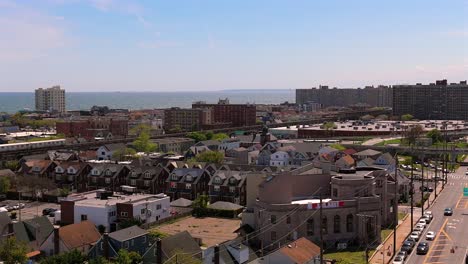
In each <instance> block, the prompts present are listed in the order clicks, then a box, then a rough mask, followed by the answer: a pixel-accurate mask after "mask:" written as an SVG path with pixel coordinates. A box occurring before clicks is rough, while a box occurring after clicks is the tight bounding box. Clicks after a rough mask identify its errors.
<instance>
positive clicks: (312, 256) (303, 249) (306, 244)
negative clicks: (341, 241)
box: [249, 237, 320, 264]
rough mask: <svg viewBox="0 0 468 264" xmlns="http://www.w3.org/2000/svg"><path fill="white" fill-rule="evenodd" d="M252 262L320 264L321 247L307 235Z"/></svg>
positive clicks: (260, 263) (256, 263) (261, 263)
mask: <svg viewBox="0 0 468 264" xmlns="http://www.w3.org/2000/svg"><path fill="white" fill-rule="evenodd" d="M249 263H252V264H254V263H255V264H319V263H320V247H319V246H317V245H316V244H314V243H313V242H311V241H310V240H308V239H307V238H305V237H302V238H299V239H297V240H295V241H293V242H290V243H288V244H286V245H284V246H282V247H281V248H279V249H278V250H276V251H274V252H272V253H270V254H268V255H266V256H263V257H262V258H258V259H256V260H254V261H252V262H249Z"/></svg>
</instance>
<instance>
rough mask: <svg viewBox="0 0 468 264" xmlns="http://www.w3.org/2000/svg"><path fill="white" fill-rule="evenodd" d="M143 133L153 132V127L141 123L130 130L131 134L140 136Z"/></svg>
mask: <svg viewBox="0 0 468 264" xmlns="http://www.w3.org/2000/svg"><path fill="white" fill-rule="evenodd" d="M141 133H148V134H151V127H150V126H148V125H146V124H139V125H138V126H136V127H134V128H132V129H131V130H130V134H131V135H136V136H139V135H141Z"/></svg>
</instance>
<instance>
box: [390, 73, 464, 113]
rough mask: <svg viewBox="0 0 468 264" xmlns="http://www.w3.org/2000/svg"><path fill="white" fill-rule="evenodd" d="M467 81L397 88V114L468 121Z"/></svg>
mask: <svg viewBox="0 0 468 264" xmlns="http://www.w3.org/2000/svg"><path fill="white" fill-rule="evenodd" d="M467 109H468V85H467V83H466V81H461V82H460V83H450V84H448V83H447V80H440V81H436V82H435V83H430V84H421V83H417V84H416V85H394V86H393V114H394V115H395V116H401V115H404V114H411V115H413V116H414V117H415V118H417V119H431V120H434V119H449V120H468V111H467Z"/></svg>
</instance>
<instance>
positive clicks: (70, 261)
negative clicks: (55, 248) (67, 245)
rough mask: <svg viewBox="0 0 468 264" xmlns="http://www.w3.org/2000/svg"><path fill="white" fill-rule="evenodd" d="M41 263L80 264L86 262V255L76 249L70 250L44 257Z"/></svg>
mask: <svg viewBox="0 0 468 264" xmlns="http://www.w3.org/2000/svg"><path fill="white" fill-rule="evenodd" d="M40 263H41V264H82V263H86V256H85V255H83V254H82V253H81V252H79V251H78V250H72V251H69V252H65V253H62V254H60V255H55V256H51V257H48V258H45V259H44V260H42V261H41V262H40Z"/></svg>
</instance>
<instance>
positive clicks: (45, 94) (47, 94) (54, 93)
mask: <svg viewBox="0 0 468 264" xmlns="http://www.w3.org/2000/svg"><path fill="white" fill-rule="evenodd" d="M36 111H50V112H59V113H64V112H65V90H64V89H60V86H59V85H57V86H53V87H51V88H45V89H44V88H39V89H36Z"/></svg>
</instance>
